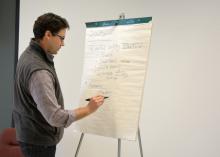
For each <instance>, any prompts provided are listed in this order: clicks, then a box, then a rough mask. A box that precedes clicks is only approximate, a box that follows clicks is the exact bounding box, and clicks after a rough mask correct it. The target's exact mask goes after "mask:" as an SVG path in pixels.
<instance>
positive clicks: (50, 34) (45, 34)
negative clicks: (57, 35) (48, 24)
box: [44, 31, 53, 39]
mask: <svg viewBox="0 0 220 157" xmlns="http://www.w3.org/2000/svg"><path fill="white" fill-rule="evenodd" d="M51 36H53V35H52V33H51V32H50V31H46V32H45V33H44V37H45V38H46V39H50V37H51Z"/></svg>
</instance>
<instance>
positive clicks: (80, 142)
mask: <svg viewBox="0 0 220 157" xmlns="http://www.w3.org/2000/svg"><path fill="white" fill-rule="evenodd" d="M122 19H125V14H124V13H121V14H120V15H119V20H122ZM137 134H138V143H139V148H140V155H141V157H143V149H142V143H141V134H140V128H138V132H137ZM83 137H84V133H81V136H80V140H79V143H78V146H77V149H76V153H75V157H77V156H78V154H79V149H80V146H81V144H82V140H83ZM118 157H121V139H118Z"/></svg>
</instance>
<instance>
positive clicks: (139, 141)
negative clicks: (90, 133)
mask: <svg viewBox="0 0 220 157" xmlns="http://www.w3.org/2000/svg"><path fill="white" fill-rule="evenodd" d="M83 137H84V133H81V136H80V140H79V143H78V146H77V149H76V153H75V157H77V156H78V154H79V149H80V146H81V144H82V140H83ZM138 143H139V148H140V155H141V157H143V149H142V143H141V134H140V129H139V128H138ZM118 157H121V139H118Z"/></svg>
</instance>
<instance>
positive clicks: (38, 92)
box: [29, 70, 75, 127]
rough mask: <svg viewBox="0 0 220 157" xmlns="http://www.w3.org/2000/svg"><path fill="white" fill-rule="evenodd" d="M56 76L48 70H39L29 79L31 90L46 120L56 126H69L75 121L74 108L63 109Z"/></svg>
mask: <svg viewBox="0 0 220 157" xmlns="http://www.w3.org/2000/svg"><path fill="white" fill-rule="evenodd" d="M54 82H55V81H54V78H53V76H52V74H51V73H50V72H49V71H47V70H39V71H36V72H34V73H33V74H32V76H31V78H30V80H29V90H30V93H31V96H32V97H33V100H34V101H35V103H36V104H37V109H38V110H39V111H40V113H41V114H42V115H43V117H44V118H45V119H46V121H47V122H48V123H49V124H50V125H51V126H55V127H68V126H69V125H70V124H71V123H72V122H74V121H75V116H74V111H73V110H64V109H61V106H60V105H59V104H58V102H57V98H56V96H55V89H54Z"/></svg>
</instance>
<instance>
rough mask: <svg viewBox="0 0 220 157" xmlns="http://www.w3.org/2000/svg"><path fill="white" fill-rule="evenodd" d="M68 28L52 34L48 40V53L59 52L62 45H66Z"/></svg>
mask: <svg viewBox="0 0 220 157" xmlns="http://www.w3.org/2000/svg"><path fill="white" fill-rule="evenodd" d="M65 35H66V29H61V30H60V31H59V32H58V33H56V34H53V35H51V36H50V38H49V40H48V53H50V54H57V52H58V51H59V49H60V48H61V46H64V39H65Z"/></svg>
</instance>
